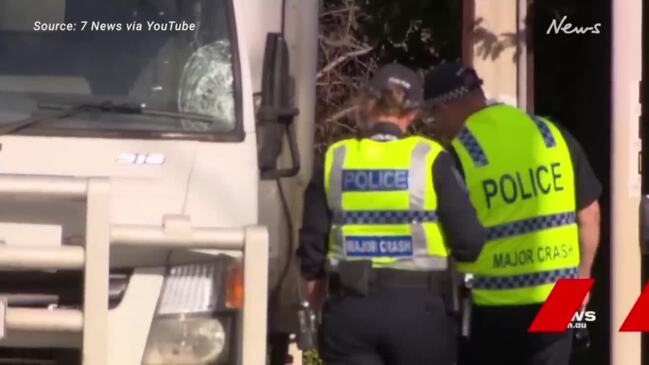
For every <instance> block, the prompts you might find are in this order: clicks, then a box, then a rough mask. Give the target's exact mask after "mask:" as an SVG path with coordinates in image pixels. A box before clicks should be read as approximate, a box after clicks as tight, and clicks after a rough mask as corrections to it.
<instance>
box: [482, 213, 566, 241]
mask: <svg viewBox="0 0 649 365" xmlns="http://www.w3.org/2000/svg"><path fill="white" fill-rule="evenodd" d="M573 223H575V212H566V213H558V214H550V215H543V216H540V217H534V218H528V219H523V220H519V221H515V222H510V223H505V224H501V225H498V226H492V227H487V240H488V241H491V240H497V239H501V238H507V237H512V236H516V235H519V234H525V233H530V232H535V231H540V230H542V229H548V228H553V227H560V226H565V225H568V224H573Z"/></svg>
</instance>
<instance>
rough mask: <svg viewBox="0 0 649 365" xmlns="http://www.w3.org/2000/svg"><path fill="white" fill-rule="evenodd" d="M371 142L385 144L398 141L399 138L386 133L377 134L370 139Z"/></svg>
mask: <svg viewBox="0 0 649 365" xmlns="http://www.w3.org/2000/svg"><path fill="white" fill-rule="evenodd" d="M370 139H371V140H373V141H378V142H386V141H396V140H398V139H399V137H397V136H395V135H393V134H387V133H378V134H374V135H372V136H371V137H370Z"/></svg>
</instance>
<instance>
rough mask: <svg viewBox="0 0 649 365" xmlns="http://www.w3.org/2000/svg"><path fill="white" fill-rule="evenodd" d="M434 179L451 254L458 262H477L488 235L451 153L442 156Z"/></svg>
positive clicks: (442, 222)
mask: <svg viewBox="0 0 649 365" xmlns="http://www.w3.org/2000/svg"><path fill="white" fill-rule="evenodd" d="M433 176H434V184H435V191H436V192H437V209H438V211H437V213H438V216H439V220H440V223H441V225H442V230H443V231H444V235H445V237H446V240H447V242H448V245H449V247H450V249H451V254H452V255H453V257H455V259H456V260H458V261H464V262H468V261H475V260H476V259H477V258H478V255H479V254H480V251H481V250H482V246H483V245H484V243H485V237H486V236H485V235H486V232H485V230H484V228H483V227H482V225H481V224H480V222H479V221H478V216H477V214H476V211H475V208H474V207H473V205H472V204H471V201H470V200H469V194H468V192H467V189H466V187H465V185H464V182H463V180H462V178H461V177H460V174H459V173H458V171H457V169H456V168H455V167H454V165H453V159H452V157H451V155H450V154H449V153H448V152H442V153H441V154H440V155H439V156H438V157H437V160H435V163H434V164H433Z"/></svg>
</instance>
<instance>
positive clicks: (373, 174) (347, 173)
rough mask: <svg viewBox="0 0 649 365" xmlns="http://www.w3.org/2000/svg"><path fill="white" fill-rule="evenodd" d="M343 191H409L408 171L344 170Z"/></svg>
mask: <svg viewBox="0 0 649 365" xmlns="http://www.w3.org/2000/svg"><path fill="white" fill-rule="evenodd" d="M342 178H343V179H342V180H343V181H342V182H343V189H342V191H403V190H408V178H409V171H408V170H343V176H342Z"/></svg>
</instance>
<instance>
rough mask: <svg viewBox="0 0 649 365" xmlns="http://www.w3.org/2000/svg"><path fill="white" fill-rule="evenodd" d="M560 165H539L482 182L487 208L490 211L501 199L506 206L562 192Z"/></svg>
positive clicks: (556, 163) (557, 163)
mask: <svg viewBox="0 0 649 365" xmlns="http://www.w3.org/2000/svg"><path fill="white" fill-rule="evenodd" d="M561 177H562V174H561V163H559V162H553V163H551V164H550V165H549V166H546V165H540V166H537V167H532V168H528V169H527V170H526V171H516V172H513V173H507V174H503V175H501V176H500V178H499V179H498V180H494V179H485V180H483V181H482V189H483V192H484V196H485V200H486V203H487V208H489V209H491V207H492V205H493V202H494V200H495V199H498V198H500V199H502V201H503V202H505V203H506V204H514V203H516V202H518V201H520V200H527V199H532V198H535V197H537V196H539V195H548V194H550V193H552V192H557V191H562V190H563V185H562V183H561Z"/></svg>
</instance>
